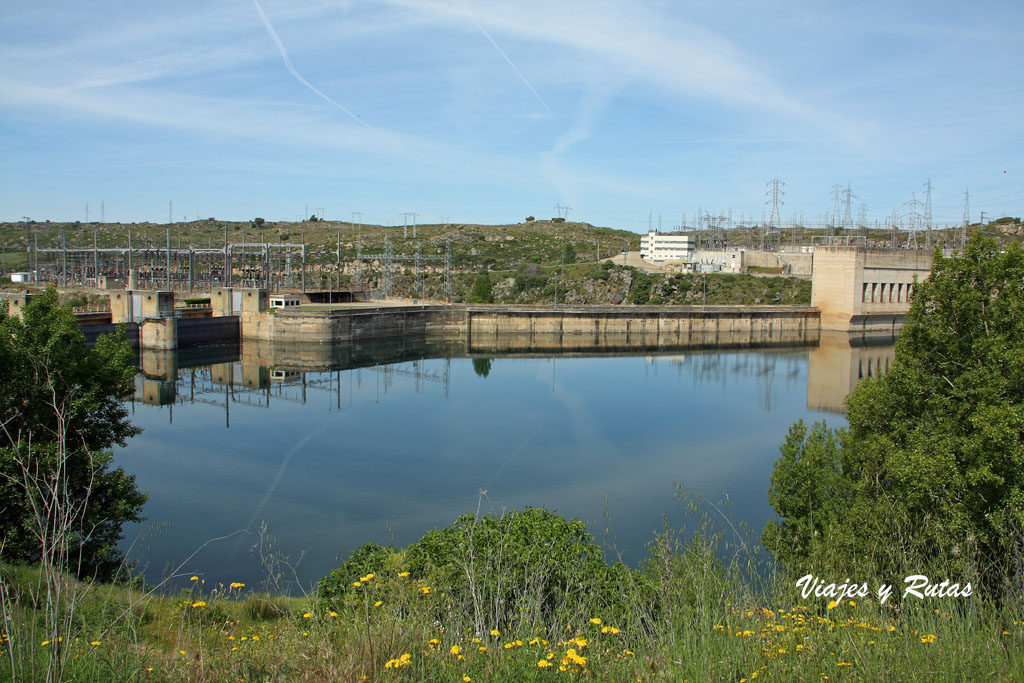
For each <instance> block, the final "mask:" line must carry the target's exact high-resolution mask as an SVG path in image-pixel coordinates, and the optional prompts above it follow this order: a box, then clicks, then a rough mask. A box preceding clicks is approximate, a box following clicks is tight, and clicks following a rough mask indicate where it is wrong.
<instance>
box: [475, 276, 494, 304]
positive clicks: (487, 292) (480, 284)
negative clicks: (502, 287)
mask: <svg viewBox="0 0 1024 683" xmlns="http://www.w3.org/2000/svg"><path fill="white" fill-rule="evenodd" d="M492 286H493V284H492V283H491V276H490V275H488V274H487V273H483V274H482V275H480V276H479V277H477V279H476V280H474V281H473V289H472V290H471V291H470V293H469V303H471V304H491V303H494V293H493V292H492V291H491V287H492Z"/></svg>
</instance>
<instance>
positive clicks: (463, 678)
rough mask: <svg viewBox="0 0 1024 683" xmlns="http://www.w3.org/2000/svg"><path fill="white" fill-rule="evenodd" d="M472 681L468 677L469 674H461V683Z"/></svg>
mask: <svg viewBox="0 0 1024 683" xmlns="http://www.w3.org/2000/svg"><path fill="white" fill-rule="evenodd" d="M472 680H473V679H472V678H470V677H469V674H463V676H462V683H469V682H470V681H472Z"/></svg>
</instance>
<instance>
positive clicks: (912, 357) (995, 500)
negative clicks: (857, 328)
mask: <svg viewBox="0 0 1024 683" xmlns="http://www.w3.org/2000/svg"><path fill="white" fill-rule="evenodd" d="M482 289H483V285H481V290H482ZM1022 317H1024V251H1022V250H1021V249H1020V248H1018V247H1012V248H1010V249H1006V250H1002V249H1001V248H999V246H998V245H997V244H995V243H994V242H992V241H991V240H987V239H981V238H980V237H976V238H974V239H973V240H972V242H971V243H970V245H969V246H968V248H967V250H966V251H965V253H964V254H963V255H962V256H960V257H958V258H955V259H943V258H941V257H938V258H936V260H935V263H934V265H933V270H932V273H931V276H930V278H929V280H928V281H927V282H924V283H919V285H918V287H917V289H916V293H915V297H914V300H913V302H912V309H911V312H910V314H909V315H908V320H907V327H906V329H905V330H904V332H903V334H902V335H901V336H900V338H899V341H898V342H897V347H896V358H895V361H894V364H893V365H892V367H891V368H890V370H889V372H888V373H887V374H886V375H884V376H882V377H880V378H876V379H872V380H868V381H866V382H864V383H862V384H860V385H858V387H857V389H855V391H854V392H853V394H852V395H851V397H850V399H849V408H850V427H849V429H845V430H838V431H836V430H831V429H829V428H828V427H827V425H824V424H820V425H815V426H813V427H811V428H810V429H808V428H807V427H805V426H804V425H803V424H801V423H798V424H797V425H794V427H793V428H792V430H791V431H790V434H789V438H788V439H787V441H786V443H785V444H784V445H783V447H782V449H781V457H780V459H779V461H778V462H777V463H776V467H775V471H774V473H773V475H772V479H771V489H770V501H771V503H772V505H773V506H774V507H775V509H776V511H777V512H778V515H779V517H778V519H777V520H776V521H775V522H773V523H772V524H770V525H769V526H768V527H767V528H766V529H765V531H764V534H763V536H762V538H763V540H764V547H765V548H767V549H768V550H769V551H771V552H772V553H773V555H774V559H773V558H769V557H766V556H765V555H764V553H763V551H762V550H760V547H759V546H758V544H757V543H756V542H755V541H754V539H753V538H751V537H750V535H749V534H747V533H745V532H744V531H743V530H742V529H737V528H735V527H734V526H732V524H731V523H730V522H729V520H728V518H727V515H725V514H722V513H721V512H720V511H719V508H718V507H717V506H714V505H705V504H704V503H703V501H699V500H692V499H689V498H687V499H686V500H687V502H688V503H689V505H688V508H689V509H690V510H691V511H695V512H697V513H698V514H697V519H698V523H697V524H696V526H695V527H690V528H689V529H677V528H674V527H673V526H672V525H671V524H669V523H668V522H666V526H665V530H664V532H663V533H662V534H660V535H659V536H657V537H656V538H654V539H652V540H651V543H650V545H649V553H648V556H647V558H646V560H645V561H644V562H643V563H642V564H641V565H640V566H637V567H626V566H624V565H622V564H620V563H609V562H607V561H606V560H605V559H604V555H605V551H604V549H602V548H601V547H600V546H599V545H598V544H597V543H596V542H595V540H594V539H593V537H592V536H591V534H590V533H589V532H588V530H587V529H586V527H585V525H583V524H582V523H581V522H579V521H578V520H566V519H564V518H561V517H559V516H558V515H556V514H554V513H551V512H548V511H546V510H542V509H526V510H522V511H513V512H509V513H505V514H503V515H501V516H489V515H480V514H479V513H478V514H475V515H466V516H463V517H461V518H460V519H458V520H456V522H455V523H454V524H452V525H451V526H450V527H447V528H445V529H439V530H435V531H432V532H429V533H428V534H426V535H425V536H424V537H423V538H422V539H420V540H419V541H417V542H415V543H413V544H412V545H410V546H408V547H406V548H404V549H396V548H391V547H385V546H379V545H376V544H369V545H366V546H364V547H362V548H360V549H358V550H357V551H356V552H355V553H353V554H352V555H351V556H350V558H349V559H348V560H347V561H346V562H345V563H344V564H343V565H342V566H341V567H339V568H338V569H336V570H335V571H333V572H332V573H331V574H330V575H329V576H328V577H325V578H324V579H323V580H322V581H321V582H320V584H319V585H318V586H317V587H316V590H315V591H311V592H310V593H309V594H308V595H304V596H302V597H283V596H281V595H280V593H279V592H274V593H260V592H256V591H253V587H247V586H244V585H241V584H239V583H232V584H229V585H227V586H224V585H216V586H212V585H207V584H206V583H205V582H204V580H203V577H202V574H201V573H196V574H195V575H194V576H190V577H188V580H187V582H186V583H187V585H188V587H187V588H185V589H183V590H181V591H179V592H178V593H177V594H175V595H168V594H166V591H165V590H164V589H163V588H162V587H160V586H157V587H150V588H147V587H144V586H142V585H140V584H139V583H138V582H136V581H132V580H127V581H126V582H125V583H123V584H120V585H110V584H102V583H99V582H96V581H94V580H93V578H92V576H93V575H92V574H90V573H89V572H82V571H81V570H79V571H78V576H77V577H76V576H73V575H71V574H68V573H65V572H64V571H62V569H63V568H71V569H72V570H74V566H71V565H67V564H65V563H55V562H54V559H53V558H54V557H58V556H59V557H66V554H65V555H60V554H59V553H58V554H57V555H54V554H53V553H48V552H42V553H41V554H40V556H39V560H40V562H39V563H38V564H35V565H26V564H11V563H10V560H9V559H8V557H7V555H6V554H5V552H4V554H0V559H3V560H4V562H6V564H4V565H3V566H2V567H0V608H2V616H3V624H4V626H3V628H4V630H3V633H2V634H0V641H2V646H3V654H4V657H3V658H2V661H3V664H0V676H5V677H6V678H7V679H14V680H44V679H45V680H61V679H74V680H129V679H130V680H137V679H140V678H142V679H144V680H203V681H206V680H210V681H220V680H224V681H227V680H238V679H242V680H255V679H259V680H275V681H276V680H280V681H284V680H381V681H393V680H403V681H435V680H436V681H442V680H443V681H451V680H455V681H459V680H461V681H464V682H466V681H473V680H478V681H482V680H516V681H519V680H523V681H544V680H548V679H552V678H555V679H558V678H563V679H575V678H581V679H582V678H590V679H595V680H609V681H620V680H640V681H650V680H664V681H679V680H698V679H700V680H727V681H750V680H755V679H764V678H772V679H779V680H864V679H868V680H880V679H895V680H916V679H928V680H934V679H939V680H964V679H974V678H979V679H980V678H987V679H996V680H1024V656H1022V653H1024V590H1022V589H1021V580H1022V576H1024V564H1022V560H1021V558H1022V557H1024V551H1022V548H1024V544H1022V543H1021V538H1022V534H1021V530H1022V529H1024V482H1022V480H1021V477H1022V476H1024V475H1022V474H1021V473H1022V472H1024V450H1022V448H1024V447H1022V443H1024V438H1022V437H1024V330H1022V328H1021V327H1020V320H1021V319H1022ZM19 362H22V363H29V361H28V360H25V359H22V360H21V361H19ZM47 381H48V380H47ZM45 386H50V385H49V384H46V385H45ZM108 391H113V390H108ZM12 405H14V406H17V405H20V404H19V403H18V402H16V401H15V402H9V403H7V404H4V413H3V419H4V420H5V421H6V420H8V419H9V416H10V415H11V412H10V411H11V410H12V408H11V406H12ZM41 419H44V420H45V419H48V416H43V417H41ZM65 433H66V432H65ZM59 441H60V439H58V440H57V442H58V443H59ZM61 476H62V475H60V471H59V470H58V471H55V472H54V473H52V474H50V475H47V476H45V477H42V478H39V479H36V480H31V479H23V481H24V484H23V485H24V486H25V487H27V488H26V491H27V493H28V494H29V495H30V496H34V497H35V498H34V499H35V500H38V501H40V506H39V509H55V510H60V509H64V510H66V511H67V513H66V514H62V515H58V516H57V517H56V519H58V520H60V519H65V520H70V523H67V522H65V523H64V524H63V525H60V524H58V525H56V526H52V525H51V524H50V523H49V522H48V521H47V520H49V519H50V518H49V517H45V516H42V517H41V516H38V515H36V516H35V517H33V518H31V519H29V521H28V522H27V524H29V528H30V530H34V531H35V532H36V533H37V537H38V538H39V539H40V541H41V542H42V543H43V548H44V549H45V548H46V547H50V548H56V549H63V550H62V551H61V552H65V551H66V550H67V549H74V548H78V547H80V546H81V544H82V543H81V542H82V538H81V536H80V535H79V532H78V531H77V530H78V529H80V528H81V522H79V521H78V520H79V515H81V514H84V511H85V510H86V509H87V506H80V505H71V506H67V505H64V504H63V499H61V498H60V497H59V496H56V495H55V492H57V491H58V490H60V489H61V488H63V487H62V486H54V485H52V484H50V485H46V484H47V482H57V483H60V482H63V481H64V480H62V479H61ZM8 483H10V484H11V485H12V486H16V485H17V482H16V481H12V480H10V479H9V480H8ZM40 483H41V484H44V485H42V486H40V485H39V484H40ZM33 486H34V487H35V488H32V487H33ZM33 520H34V521H33ZM33 523H34V524H35V526H34V527H32V526H31V524H33ZM50 529H54V530H55V531H56V533H55V534H51V533H50V531H49V530H50ZM201 540H202V539H197V543H198V542H201ZM47 544H48V545H47ZM0 550H3V549H0ZM11 559H22V558H11ZM775 560H777V562H776V561H775ZM267 566H270V567H273V566H281V565H276V564H275V563H274V562H267ZM285 569H287V567H286V566H285ZM908 577H910V582H909V583H908V582H907V581H906V579H907V578H908ZM279 579H280V576H279V574H278V573H276V572H275V573H273V574H271V575H270V576H269V577H268V585H274V586H277V585H279V583H278V580H279ZM815 580H818V581H819V583H815ZM922 580H923V581H924V582H926V583H927V584H928V587H927V588H925V587H924V586H923V585H922ZM953 584H955V588H954V587H953ZM885 586H889V587H890V588H892V589H893V591H892V593H891V594H886V593H885V592H884V591H882V592H880V591H879V588H884V587H885ZM968 586H969V588H968ZM802 587H807V588H808V589H807V590H802ZM914 587H916V588H917V590H918V591H919V595H915V594H913V593H911V592H908V591H907V589H908V588H914Z"/></svg>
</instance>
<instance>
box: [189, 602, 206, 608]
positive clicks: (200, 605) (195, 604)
mask: <svg viewBox="0 0 1024 683" xmlns="http://www.w3.org/2000/svg"><path fill="white" fill-rule="evenodd" d="M192 606H193V607H206V601H205V600H199V601H198V602H193V603H192Z"/></svg>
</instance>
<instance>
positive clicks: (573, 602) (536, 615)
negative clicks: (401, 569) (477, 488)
mask: <svg viewBox="0 0 1024 683" xmlns="http://www.w3.org/2000/svg"><path fill="white" fill-rule="evenodd" d="M405 560H406V562H407V563H408V566H409V570H410V571H411V572H412V574H413V576H418V577H423V578H429V579H430V581H434V582H437V583H438V584H439V585H443V586H445V587H446V589H447V590H448V591H450V594H451V595H452V598H453V599H454V600H455V601H456V602H458V603H461V604H463V605H465V608H466V609H467V610H468V611H469V612H470V613H472V614H475V615H477V618H478V619H481V620H483V621H486V622H487V623H481V624H478V626H480V627H481V628H484V627H486V628H488V629H489V628H496V627H500V626H505V625H507V624H510V623H512V622H513V621H519V622H520V623H532V622H534V621H536V622H538V623H540V622H542V621H546V620H549V619H551V618H554V617H555V616H556V615H558V614H562V613H563V612H564V611H565V610H566V609H569V608H570V606H571V608H572V609H573V610H576V611H581V612H584V613H585V612H587V611H588V610H590V609H591V607H592V605H593V604H594V603H600V604H609V603H611V602H613V601H614V598H613V596H612V595H610V594H609V592H608V591H609V590H611V589H614V592H617V590H618V587H617V585H616V584H617V581H616V577H617V576H618V573H621V571H622V568H621V567H619V568H612V567H609V566H608V565H607V564H606V563H605V562H604V560H603V558H602V553H601V548H600V547H599V546H598V545H597V544H596V543H595V542H594V540H593V538H592V537H591V536H590V534H589V533H588V531H587V527H586V525H585V524H584V523H583V522H581V521H579V520H578V519H571V520H566V519H564V518H562V517H560V516H558V515H557V514H555V513H553V512H549V511H547V510H544V509H542V508H526V509H525V510H522V511H512V512H508V513H505V514H504V515H502V516H490V515H488V516H484V517H479V518H477V517H475V516H473V515H463V516H462V517H460V518H459V519H457V520H456V521H455V523H454V524H452V525H451V526H449V527H447V528H445V529H435V530H433V531H430V532H428V533H427V534H426V535H424V536H423V538H421V539H420V540H419V541H417V542H416V543H414V544H412V545H410V546H409V548H408V549H407V550H406V554H405ZM627 571H628V570H627Z"/></svg>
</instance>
